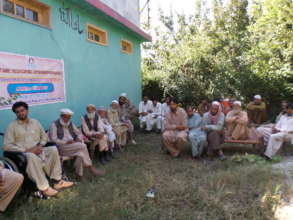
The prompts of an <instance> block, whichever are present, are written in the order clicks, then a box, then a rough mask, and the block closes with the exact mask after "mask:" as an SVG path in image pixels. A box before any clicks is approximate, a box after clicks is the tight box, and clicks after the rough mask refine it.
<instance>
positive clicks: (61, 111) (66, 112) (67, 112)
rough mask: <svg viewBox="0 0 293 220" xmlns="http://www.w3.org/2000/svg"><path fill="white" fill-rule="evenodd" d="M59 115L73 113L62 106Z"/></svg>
mask: <svg viewBox="0 0 293 220" xmlns="http://www.w3.org/2000/svg"><path fill="white" fill-rule="evenodd" d="M60 113H61V115H70V116H72V115H73V114H74V112H73V111H71V110H70V109H69V108H63V109H61V110H60Z"/></svg>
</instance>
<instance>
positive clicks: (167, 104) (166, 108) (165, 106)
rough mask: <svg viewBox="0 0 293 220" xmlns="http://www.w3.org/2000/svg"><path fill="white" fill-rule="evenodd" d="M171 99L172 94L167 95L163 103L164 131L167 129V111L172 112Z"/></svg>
mask: <svg viewBox="0 0 293 220" xmlns="http://www.w3.org/2000/svg"><path fill="white" fill-rule="evenodd" d="M170 100H171V96H166V98H165V102H164V103H163V104H162V109H161V111H162V128H161V130H162V131H164V130H165V127H164V125H165V119H166V115H167V113H169V112H170Z"/></svg>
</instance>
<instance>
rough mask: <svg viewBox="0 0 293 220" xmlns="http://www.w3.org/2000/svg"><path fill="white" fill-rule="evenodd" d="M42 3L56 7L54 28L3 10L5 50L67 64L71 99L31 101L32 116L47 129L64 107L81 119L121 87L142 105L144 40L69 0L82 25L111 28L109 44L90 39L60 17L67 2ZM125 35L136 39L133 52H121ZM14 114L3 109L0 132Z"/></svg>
mask: <svg viewBox="0 0 293 220" xmlns="http://www.w3.org/2000/svg"><path fill="white" fill-rule="evenodd" d="M42 2H43V3H45V4H47V5H49V6H50V7H51V13H52V18H51V21H52V29H48V28H44V27H40V26H38V25H34V24H31V23H28V22H25V21H21V20H18V19H15V18H11V17H8V16H5V15H3V14H0V26H1V35H0V42H1V43H0V51H3V52H11V53H17V54H27V55H30V56H38V57H45V58H54V59H63V60H64V63H65V82H66V95H67V103H58V104H48V105H41V106H32V107H31V109H30V116H31V117H32V118H36V119H39V120H40V121H41V123H42V125H43V126H44V128H45V129H47V128H48V126H49V124H50V123H51V122H52V121H53V120H55V119H56V118H57V117H58V115H59V109H60V108H63V107H68V108H71V109H72V110H73V111H74V112H75V115H74V117H73V120H74V121H75V122H76V123H78V124H79V121H80V116H81V115H82V114H84V111H85V106H86V105H87V104H89V103H93V104H96V105H97V106H99V105H103V106H107V107H108V106H109V104H110V102H111V101H112V100H113V99H117V96H118V95H119V94H120V93H121V92H126V93H128V94H129V98H130V99H132V100H133V101H134V103H136V104H138V102H139V100H140V97H141V78H140V41H139V40H138V39H137V38H135V37H134V36H133V35H132V34H131V33H130V32H128V31H125V30H124V29H122V28H120V27H119V26H116V25H113V24H111V23H109V21H106V20H105V19H104V18H103V17H99V16H97V15H96V14H93V13H89V12H88V11H86V9H81V8H80V7H79V6H78V5H77V4H72V3H70V1H68V0H66V1H64V2H66V4H65V6H66V7H69V8H70V9H71V10H72V12H73V15H74V16H76V15H79V16H80V17H81V25H80V26H81V28H83V29H85V25H86V24H87V23H91V24H94V25H96V26H99V27H100V28H103V29H104V30H107V31H108V38H109V41H108V42H109V44H108V46H101V45H97V44H94V43H91V42H89V41H87V34H86V29H85V31H84V32H83V33H82V34H79V33H78V32H77V31H76V30H73V29H72V28H71V27H69V26H68V25H66V24H65V23H63V22H62V21H60V16H59V8H60V7H62V1H59V0H42ZM121 39H127V40H129V41H131V42H132V43H133V46H134V48H133V54H131V55H128V54H125V53H122V52H121V49H120V40H121ZM0 95H1V94H0ZM14 118H15V116H14V114H13V113H12V112H11V111H10V110H3V111H0V132H2V131H4V130H5V128H6V126H7V125H8V123H9V122H10V121H11V120H13V119H14ZM1 143H2V140H1V139H0V144H1Z"/></svg>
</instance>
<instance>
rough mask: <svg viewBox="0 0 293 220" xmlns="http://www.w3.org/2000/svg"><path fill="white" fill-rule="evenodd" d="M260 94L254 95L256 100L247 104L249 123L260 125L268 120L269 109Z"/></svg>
mask: <svg viewBox="0 0 293 220" xmlns="http://www.w3.org/2000/svg"><path fill="white" fill-rule="evenodd" d="M266 108H267V107H266V104H265V103H264V102H263V101H262V98H261V96H260V95H255V96H254V101H252V102H250V103H249V104H248V106H247V113H248V119H249V123H253V124H256V125H259V124H261V123H263V122H265V121H266V117H267V109H266Z"/></svg>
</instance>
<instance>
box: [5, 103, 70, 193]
mask: <svg viewBox="0 0 293 220" xmlns="http://www.w3.org/2000/svg"><path fill="white" fill-rule="evenodd" d="M12 111H13V112H14V113H15V114H16V117H17V119H16V120H14V121H12V122H11V123H10V125H9V126H8V128H7V131H6V133H5V137H4V151H14V152H23V153H24V154H25V156H26V159H27V167H26V173H27V175H28V177H29V178H30V179H31V180H32V181H33V182H34V183H36V186H37V188H38V189H39V190H40V191H42V192H43V194H44V195H45V196H49V197H50V196H55V195H57V193H58V190H61V189H64V188H68V187H71V186H72V185H73V182H67V181H64V180H62V178H61V177H62V169H61V164H60V157H59V154H58V150H57V148H56V147H55V146H54V147H45V145H46V143H47V141H48V137H47V135H46V133H45V131H44V129H43V128H42V126H41V124H40V123H39V122H38V121H37V120H35V119H32V118H29V117H28V105H27V104H26V103H25V102H16V103H15V104H14V105H13V106H12ZM46 176H48V177H49V178H50V179H51V180H52V182H54V183H55V184H54V185H53V188H51V187H50V185H49V181H48V179H47V177H46Z"/></svg>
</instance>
